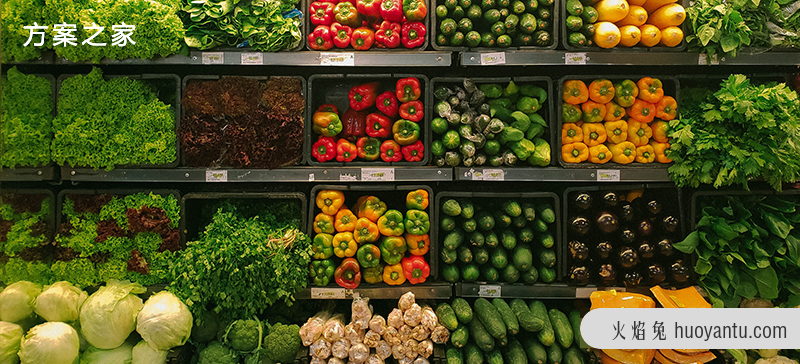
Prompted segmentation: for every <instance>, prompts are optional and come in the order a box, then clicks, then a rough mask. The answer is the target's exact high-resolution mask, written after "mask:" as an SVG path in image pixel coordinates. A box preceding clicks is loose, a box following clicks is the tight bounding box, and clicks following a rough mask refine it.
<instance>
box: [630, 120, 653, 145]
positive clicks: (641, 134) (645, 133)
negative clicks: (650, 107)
mask: <svg viewBox="0 0 800 364" xmlns="http://www.w3.org/2000/svg"><path fill="white" fill-rule="evenodd" d="M651 136H653V129H651V128H650V126H649V125H647V124H646V123H641V122H638V121H636V120H634V119H628V141H629V142H631V143H633V145H635V146H637V147H641V146H643V145H647V143H650V137H651Z"/></svg>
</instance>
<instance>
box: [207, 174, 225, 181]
mask: <svg viewBox="0 0 800 364" xmlns="http://www.w3.org/2000/svg"><path fill="white" fill-rule="evenodd" d="M206 182H228V171H206Z"/></svg>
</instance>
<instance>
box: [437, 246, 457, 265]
mask: <svg viewBox="0 0 800 364" xmlns="http://www.w3.org/2000/svg"><path fill="white" fill-rule="evenodd" d="M440 255H441V257H442V263H444V264H453V263H455V262H456V260H458V253H457V252H456V250H455V249H447V248H444V249H442V252H441V254H440Z"/></svg>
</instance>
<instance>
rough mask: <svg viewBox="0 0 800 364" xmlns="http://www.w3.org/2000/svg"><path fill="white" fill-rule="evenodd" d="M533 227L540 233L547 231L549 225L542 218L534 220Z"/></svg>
mask: <svg viewBox="0 0 800 364" xmlns="http://www.w3.org/2000/svg"><path fill="white" fill-rule="evenodd" d="M531 226H532V227H533V230H536V231H538V232H540V233H543V232H546V231H547V224H546V223H545V222H544V221H542V219H540V218H536V219H534V220H533V222H532V223H531Z"/></svg>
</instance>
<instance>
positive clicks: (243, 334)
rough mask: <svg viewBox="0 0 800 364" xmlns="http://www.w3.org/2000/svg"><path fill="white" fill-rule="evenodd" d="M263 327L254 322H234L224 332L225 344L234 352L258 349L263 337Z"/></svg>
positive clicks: (259, 323)
mask: <svg viewBox="0 0 800 364" xmlns="http://www.w3.org/2000/svg"><path fill="white" fill-rule="evenodd" d="M263 333H264V331H263V326H262V325H261V322H259V321H256V320H236V321H234V322H233V323H232V324H230V326H228V329H227V330H226V331H225V338H224V340H223V341H224V342H225V344H228V345H230V347H232V348H233V349H234V350H237V351H242V352H251V351H253V350H256V349H258V347H259V345H260V344H261V338H262V337H264V334H263Z"/></svg>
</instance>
